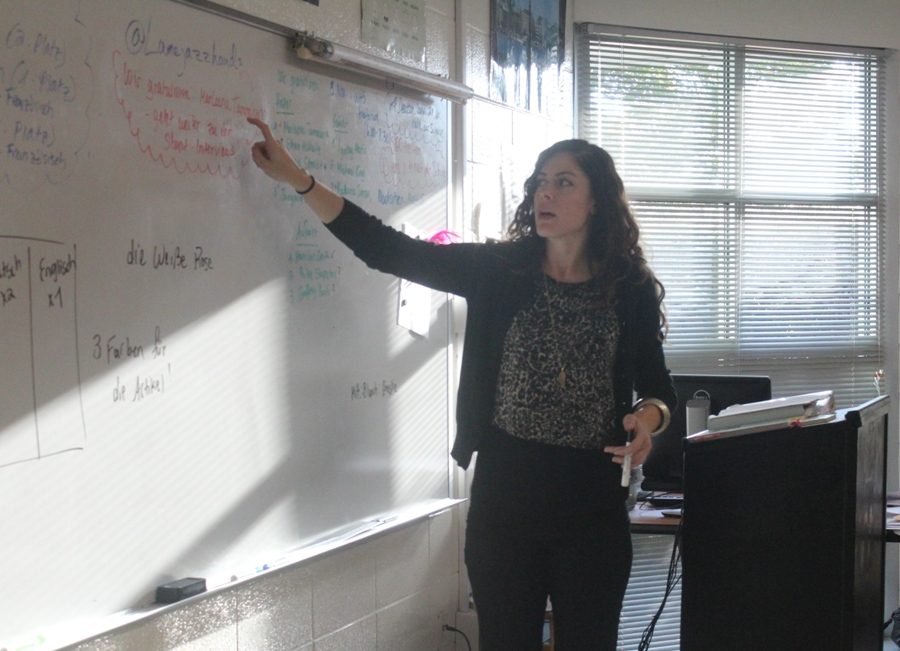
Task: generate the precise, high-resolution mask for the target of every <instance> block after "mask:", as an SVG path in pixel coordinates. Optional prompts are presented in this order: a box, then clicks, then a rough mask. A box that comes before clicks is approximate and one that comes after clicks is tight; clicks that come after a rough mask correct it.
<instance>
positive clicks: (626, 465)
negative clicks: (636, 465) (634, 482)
mask: <svg viewBox="0 0 900 651" xmlns="http://www.w3.org/2000/svg"><path fill="white" fill-rule="evenodd" d="M625 447H626V448H630V447H631V430H629V431H628V437H627V438H626V439H625ZM621 483H622V488H628V486H629V484H631V453H630V452H626V453H625V458H624V459H623V460H622V482H621Z"/></svg>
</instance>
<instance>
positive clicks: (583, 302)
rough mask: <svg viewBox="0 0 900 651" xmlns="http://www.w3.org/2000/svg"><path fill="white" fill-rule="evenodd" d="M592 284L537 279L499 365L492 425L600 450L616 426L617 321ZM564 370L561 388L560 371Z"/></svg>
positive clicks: (520, 435) (524, 436)
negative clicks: (531, 298) (529, 300)
mask: <svg viewBox="0 0 900 651" xmlns="http://www.w3.org/2000/svg"><path fill="white" fill-rule="evenodd" d="M599 302H600V299H599V297H598V295H597V294H596V290H595V289H594V288H593V287H592V285H591V284H590V283H561V282H558V281H555V280H553V279H552V278H550V277H547V276H545V277H543V278H539V279H538V280H537V281H536V287H535V292H534V300H533V302H531V303H530V304H528V305H526V306H525V307H524V308H523V309H522V310H521V311H520V312H519V313H518V314H517V315H516V316H515V318H514V319H513V322H512V325H511V326H510V328H509V330H508V331H507V333H506V339H505V341H504V345H503V354H502V358H501V362H500V375H499V380H498V385H497V399H496V405H495V410H494V423H495V424H496V425H497V426H498V427H500V428H502V429H503V430H505V431H506V432H507V433H509V434H511V435H512V436H515V437H518V438H522V439H526V440H530V441H536V442H540V443H549V444H552V445H562V446H568V447H574V448H591V449H600V448H602V447H603V446H604V445H605V444H606V438H607V434H608V433H609V432H611V431H613V429H614V422H613V421H614V418H615V402H614V398H613V367H614V362H615V352H616V344H617V343H618V339H619V334H620V333H619V324H618V320H617V319H616V313H615V310H614V309H613V308H612V307H611V306H602V305H601V306H599V307H598V303H599ZM561 367H564V368H565V383H564V386H563V385H562V384H561V383H560V379H559V374H560V368H561Z"/></svg>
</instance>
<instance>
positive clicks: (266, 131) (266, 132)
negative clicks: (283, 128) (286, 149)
mask: <svg viewBox="0 0 900 651" xmlns="http://www.w3.org/2000/svg"><path fill="white" fill-rule="evenodd" d="M247 122H249V123H250V124H252V125H253V126H254V127H256V128H257V129H259V130H260V131H262V135H263V138H264V139H265V141H266V142H274V140H275V136H273V135H272V130H271V129H270V128H269V125H268V124H266V123H265V122H263V121H262V120H260V119H259V118H253V117H248V118H247Z"/></svg>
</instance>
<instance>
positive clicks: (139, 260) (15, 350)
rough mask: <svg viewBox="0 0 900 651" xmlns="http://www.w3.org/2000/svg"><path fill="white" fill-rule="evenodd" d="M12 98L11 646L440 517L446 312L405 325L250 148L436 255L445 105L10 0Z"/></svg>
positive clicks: (0, 74)
mask: <svg viewBox="0 0 900 651" xmlns="http://www.w3.org/2000/svg"><path fill="white" fill-rule="evenodd" d="M0 89H2V91H3V95H2V98H0V354H2V359H3V360H4V362H3V364H4V372H3V374H2V379H0V387H2V389H0V522H2V526H3V531H4V533H3V535H2V536H0V577H2V578H0V581H2V585H3V589H2V590H0V613H2V616H0V646H2V642H3V641H4V640H6V639H8V638H10V637H12V636H18V635H21V634H28V632H30V631H40V630H43V629H45V628H47V627H53V626H58V625H61V624H64V623H66V622H69V621H76V620H79V619H83V618H85V617H95V616H98V615H105V614H107V613H113V612H115V611H118V610H121V609H125V608H130V607H133V606H136V605H140V604H147V603H150V602H152V600H153V595H154V590H155V587H156V586H157V585H159V584H161V583H164V582H166V581H169V580H173V579H178V578H182V577H185V576H200V577H205V578H207V582H208V584H209V585H210V586H211V587H212V586H214V585H215V584H216V583H217V582H218V581H220V580H228V577H230V576H232V575H234V574H235V573H240V571H241V570H242V569H243V568H247V567H253V566H254V565H255V564H257V563H259V562H261V561H264V560H266V559H268V558H271V556H272V555H279V554H282V553H284V552H285V551H288V550H292V549H296V548H298V547H303V546H304V545H307V544H309V543H310V541H315V540H321V539H323V538H327V537H328V536H334V535H339V534H340V533H341V532H342V531H347V530H349V529H353V528H354V527H358V526H359V525H360V523H363V524H364V523H366V522H368V521H369V520H371V519H372V518H375V517H378V516H380V515H381V514H384V513H388V512H392V511H396V510H397V509H403V508H406V507H410V506H411V505H417V504H421V503H427V502H428V501H430V500H439V499H442V498H447V497H448V496H449V490H450V488H449V477H450V468H449V463H448V458H449V442H448V439H449V425H448V423H449V420H450V418H449V414H448V406H449V400H448V394H449V387H448V374H449V370H448V368H449V366H448V345H449V328H448V321H449V319H448V303H447V297H446V296H445V295H442V294H438V293H429V294H428V295H427V299H428V300H427V303H426V305H425V309H426V311H427V314H428V324H427V325H428V327H427V332H426V333H425V334H414V333H412V332H410V331H409V330H407V329H406V328H403V327H400V326H398V325H397V316H398V315H397V310H398V302H397V297H398V289H399V282H398V281H397V279H395V278H392V277H389V276H386V275H383V274H380V273H377V272H374V271H371V270H368V269H367V268H366V267H365V266H364V265H363V264H362V263H360V262H359V261H357V260H355V259H354V258H353V257H352V256H351V255H349V254H348V252H347V251H345V250H344V249H343V248H342V246H341V245H340V244H339V243H338V242H337V240H336V239H334V238H333V237H332V236H331V235H330V233H328V232H327V231H326V230H325V229H324V228H323V227H322V226H321V225H320V224H319V223H318V221H317V220H316V219H315V217H314V216H313V215H312V213H311V212H310V211H309V210H308V209H307V208H306V207H305V205H304V203H303V201H302V199H301V198H300V197H299V196H298V195H296V194H295V193H293V192H291V191H290V190H289V188H286V187H284V186H280V185H278V184H275V183H273V182H271V181H270V180H268V179H267V178H265V177H264V176H263V175H262V173H260V172H259V171H258V170H256V168H255V167H254V166H253V164H252V162H251V161H250V158H249V147H250V144H251V142H252V141H254V140H257V139H258V134H257V133H256V131H255V129H253V128H251V127H250V126H249V125H247V124H246V122H245V118H246V116H248V115H253V116H259V117H261V118H263V119H265V120H267V121H269V122H271V123H272V124H273V126H274V130H275V133H276V135H277V136H278V137H280V138H282V139H283V141H284V143H285V144H286V145H287V147H288V148H289V149H290V150H291V151H292V152H293V154H294V155H295V156H296V158H297V159H298V160H299V161H301V162H302V163H303V164H304V165H306V166H307V168H308V169H309V170H310V171H311V172H312V173H313V174H315V175H316V177H317V178H319V179H320V180H322V181H324V182H326V183H328V184H330V185H331V186H332V187H335V188H337V189H338V190H339V191H340V192H342V193H343V194H345V195H346V196H347V197H349V198H351V199H352V200H354V201H356V202H357V203H359V204H360V205H362V206H363V207H364V208H365V209H367V210H369V211H371V212H374V213H376V214H378V215H379V216H381V217H382V218H383V219H385V220H386V221H387V222H389V223H391V224H393V225H395V226H397V227H398V228H400V227H407V228H410V229H413V230H414V231H415V232H418V233H421V234H423V235H425V236H427V235H429V234H430V233H434V232H437V231H439V230H442V229H444V228H446V227H447V204H448V169H449V165H448V159H449V155H448V133H447V130H448V109H447V106H446V103H445V101H443V100H437V99H427V98H411V97H405V96H401V95H398V94H392V93H391V92H388V91H387V90H385V89H384V88H379V87H377V86H373V85H359V84H357V83H352V82H349V81H346V80H336V79H332V78H328V77H325V76H322V75H320V74H318V73H316V72H312V71H309V70H306V69H304V68H302V67H299V66H298V65H297V62H296V61H295V60H294V57H293V54H292V53H291V52H290V50H289V48H288V43H287V41H286V39H285V38H283V37H281V36H278V35H275V34H273V33H271V32H266V31H263V30H261V29H256V28H254V27H252V26H249V25H246V24H241V23H238V22H235V21H231V20H228V19H226V18H223V17H221V16H215V15H212V14H210V13H206V12H203V11H200V10H198V9H195V8H192V7H189V6H185V5H182V4H179V3H174V2H165V1H163V0H155V1H153V2H148V1H145V0H141V1H140V2H137V1H134V0H132V1H120V2H115V3H109V2H101V1H99V0H96V1H94V0H82V1H80V2H78V1H75V0H71V1H69V0H54V1H53V2H51V1H49V0H47V1H41V2H28V3H24V2H15V1H9V0H0Z"/></svg>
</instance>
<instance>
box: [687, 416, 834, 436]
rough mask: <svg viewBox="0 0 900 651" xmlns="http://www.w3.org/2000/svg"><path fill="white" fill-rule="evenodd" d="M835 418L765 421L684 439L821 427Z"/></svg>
mask: <svg viewBox="0 0 900 651" xmlns="http://www.w3.org/2000/svg"><path fill="white" fill-rule="evenodd" d="M836 417H837V414H835V413H833V412H832V413H830V414H820V415H818V416H808V417H804V418H789V419H782V420H773V421H767V422H764V423H753V424H751V425H740V426H738V427H732V428H731V429H717V430H708V429H705V430H703V431H700V432H696V433H695V434H690V435H688V436H687V437H685V440H686V441H687V442H688V443H700V442H703V441H713V440H716V439H727V438H731V437H734V436H744V435H746V434H756V433H757V432H768V431H771V430H777V429H790V430H794V429H800V428H803V427H810V426H812V425H821V424H822V423H828V422H830V421H832V420H834V419H835V418H836Z"/></svg>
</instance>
